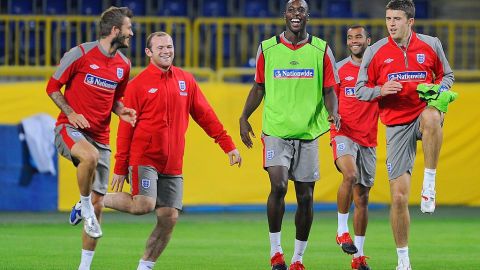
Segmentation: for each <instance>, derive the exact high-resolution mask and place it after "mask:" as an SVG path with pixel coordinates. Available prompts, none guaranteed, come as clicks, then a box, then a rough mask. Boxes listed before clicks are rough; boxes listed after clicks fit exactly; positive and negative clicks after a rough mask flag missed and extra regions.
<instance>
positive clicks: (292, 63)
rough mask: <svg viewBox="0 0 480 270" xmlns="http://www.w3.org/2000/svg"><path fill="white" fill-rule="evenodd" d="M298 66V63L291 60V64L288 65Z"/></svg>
mask: <svg viewBox="0 0 480 270" xmlns="http://www.w3.org/2000/svg"><path fill="white" fill-rule="evenodd" d="M298 64H300V63H298V62H297V61H295V60H293V61H292V62H290V65H293V66H296V65H298Z"/></svg>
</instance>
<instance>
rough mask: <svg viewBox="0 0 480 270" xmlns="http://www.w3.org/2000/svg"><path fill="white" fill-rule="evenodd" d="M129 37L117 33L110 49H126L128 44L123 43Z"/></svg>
mask: <svg viewBox="0 0 480 270" xmlns="http://www.w3.org/2000/svg"><path fill="white" fill-rule="evenodd" d="M129 37H130V36H129V35H122V34H120V33H119V34H118V35H117V36H116V37H115V38H114V39H113V40H112V47H116V48H117V49H122V48H128V47H129V45H128V43H126V42H125V40H126V39H127V38H129Z"/></svg>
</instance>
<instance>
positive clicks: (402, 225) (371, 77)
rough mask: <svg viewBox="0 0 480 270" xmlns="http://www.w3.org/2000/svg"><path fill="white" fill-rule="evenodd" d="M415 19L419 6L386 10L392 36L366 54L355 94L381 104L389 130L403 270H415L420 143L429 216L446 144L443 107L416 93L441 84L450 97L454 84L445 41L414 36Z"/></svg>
mask: <svg viewBox="0 0 480 270" xmlns="http://www.w3.org/2000/svg"><path fill="white" fill-rule="evenodd" d="M414 17H415V5H414V3H413V2H412V1H411V0H392V1H390V2H389V3H388V4H387V6H386V26H387V29H388V32H389V34H390V36H389V37H387V38H383V39H381V40H380V41H378V42H376V43H375V44H373V45H372V46H370V47H369V48H368V49H367V50H366V51H365V54H364V57H363V60H362V65H361V67H360V73H359V75H358V77H359V78H358V81H357V85H356V92H355V94H356V95H357V97H358V98H359V99H361V100H373V99H378V102H379V109H380V119H381V121H382V122H383V123H384V124H385V125H386V126H387V170H388V178H389V180H390V193H391V198H392V206H391V209H390V221H391V225H392V231H393V236H394V239H395V243H396V246H397V254H398V266H397V269H398V270H405V269H411V266H410V259H409V256H408V234H409V227H410V214H409V210H408V198H409V195H410V181H411V174H412V167H413V162H414V159H415V154H416V146H417V143H416V141H417V140H422V144H423V152H424V156H425V171H424V179H423V190H422V196H421V197H422V201H421V211H422V212H424V213H433V211H434V209H435V173H436V168H437V164H438V157H439V153H440V147H441V144H442V123H443V119H444V114H443V113H442V112H440V111H439V109H438V108H439V107H436V106H427V104H426V102H424V101H422V100H421V99H420V98H419V95H418V93H417V92H416V89H417V86H418V85H419V84H420V83H428V84H437V85H441V87H442V89H443V91H444V92H445V94H449V93H448V92H450V91H448V90H449V89H450V88H451V87H452V85H453V81H454V77H453V72H452V69H451V68H450V65H449V64H448V61H447V59H446V57H445V53H444V52H443V49H442V45H441V43H440V40H438V38H435V37H431V36H427V35H423V34H418V33H415V32H413V30H412V26H413V24H414ZM442 94H443V93H442ZM429 104H430V103H429ZM446 105H448V103H446Z"/></svg>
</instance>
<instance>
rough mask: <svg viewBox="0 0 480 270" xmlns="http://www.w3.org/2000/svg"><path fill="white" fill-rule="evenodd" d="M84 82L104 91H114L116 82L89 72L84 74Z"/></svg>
mask: <svg viewBox="0 0 480 270" xmlns="http://www.w3.org/2000/svg"><path fill="white" fill-rule="evenodd" d="M84 83H85V84H88V85H90V86H93V87H95V88H98V89H101V90H105V91H115V89H116V88H117V82H114V81H110V80H107V79H104V78H102V77H98V76H95V75H92V74H90V73H87V75H86V76H85V80H84Z"/></svg>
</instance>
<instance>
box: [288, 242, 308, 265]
mask: <svg viewBox="0 0 480 270" xmlns="http://www.w3.org/2000/svg"><path fill="white" fill-rule="evenodd" d="M307 242H308V241H300V240H297V239H295V251H294V252H293V257H292V263H294V262H302V259H303V253H305V249H306V248H307Z"/></svg>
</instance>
